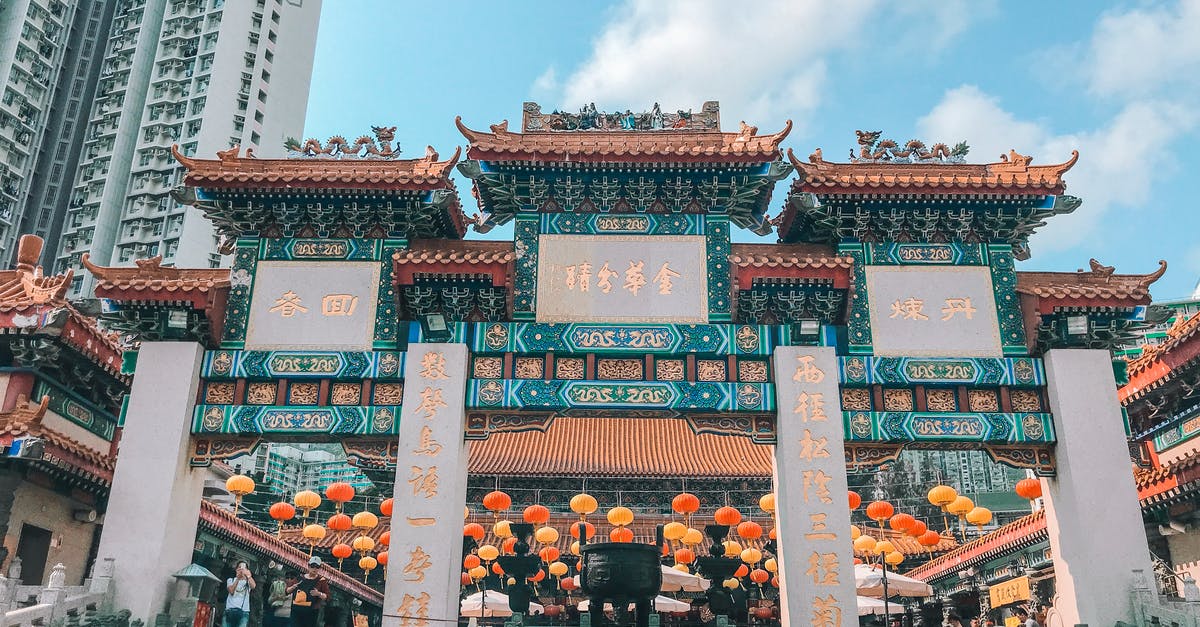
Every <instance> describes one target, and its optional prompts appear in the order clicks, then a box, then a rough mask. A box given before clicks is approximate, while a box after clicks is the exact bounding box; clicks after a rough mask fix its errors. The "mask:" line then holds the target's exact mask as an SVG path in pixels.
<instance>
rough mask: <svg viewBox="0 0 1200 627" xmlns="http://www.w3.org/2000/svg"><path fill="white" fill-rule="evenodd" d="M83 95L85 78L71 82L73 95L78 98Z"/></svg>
mask: <svg viewBox="0 0 1200 627" xmlns="http://www.w3.org/2000/svg"><path fill="white" fill-rule="evenodd" d="M82 95H83V80H82V79H76V80H75V81H73V82H72V83H71V96H73V97H75V98H78V97H80V96H82Z"/></svg>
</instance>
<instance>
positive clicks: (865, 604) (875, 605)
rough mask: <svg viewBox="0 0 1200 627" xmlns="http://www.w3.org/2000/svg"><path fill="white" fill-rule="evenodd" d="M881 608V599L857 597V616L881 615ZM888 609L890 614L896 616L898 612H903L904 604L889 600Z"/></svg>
mask: <svg viewBox="0 0 1200 627" xmlns="http://www.w3.org/2000/svg"><path fill="white" fill-rule="evenodd" d="M889 578H890V577H889ZM888 591H889V592H890V591H891V590H888ZM883 610H884V607H883V600H882V599H872V598H871V597H858V615H859V616H870V615H872V614H875V615H877V616H883V615H884V611H883ZM888 611H889V612H890V613H891V614H892V616H896V615H898V614H903V613H904V606H903V605H900V604H899V603H897V602H895V601H890V602H889V603H888Z"/></svg>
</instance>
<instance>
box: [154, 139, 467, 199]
mask: <svg viewBox="0 0 1200 627" xmlns="http://www.w3.org/2000/svg"><path fill="white" fill-rule="evenodd" d="M310 141H312V140H310ZM171 153H172V154H173V155H175V159H176V160H178V161H179V163H181V164H183V166H184V167H185V168H187V171H188V172H187V176H186V178H184V183H186V184H187V185H192V186H194V187H201V188H205V189H244V188H263V189H297V188H299V189H371V190H387V191H394V190H435V189H445V188H448V187H452V186H453V183H451V181H450V172H451V171H452V169H453V168H454V164H455V163H457V162H458V158H459V155H460V154H461V148H456V149H455V150H454V155H453V156H451V157H450V158H449V159H447V160H445V161H438V153H437V151H435V150H434V149H433V148H432V147H429V148H428V149H427V150H426V153H425V156H424V157H421V158H420V159H349V158H341V159H339V158H334V157H331V156H328V155H324V154H320V155H317V156H313V157H300V158H293V159H258V158H256V157H254V156H253V153H252V152H251V151H250V150H247V151H246V154H245V155H244V156H239V154H238V153H239V148H238V147H237V146H234V147H233V148H230V149H229V150H222V151H219V152H217V159H195V158H192V157H186V156H184V155H183V154H182V153H180V152H179V147H178V146H172V147H171Z"/></svg>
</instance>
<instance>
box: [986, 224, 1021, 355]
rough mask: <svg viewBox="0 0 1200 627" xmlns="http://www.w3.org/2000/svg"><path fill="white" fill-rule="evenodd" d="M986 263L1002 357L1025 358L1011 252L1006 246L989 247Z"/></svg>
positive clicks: (1019, 302)
mask: <svg viewBox="0 0 1200 627" xmlns="http://www.w3.org/2000/svg"><path fill="white" fill-rule="evenodd" d="M988 261H989V264H988V265H989V266H991V268H992V290H993V291H994V293H995V295H996V317H997V319H999V321H1000V341H1001V342H1002V343H1003V344H1004V354H1005V355H1028V354H1029V348H1028V347H1027V346H1026V345H1025V321H1024V319H1023V318H1022V317H1021V301H1020V299H1019V298H1018V297H1017V266H1016V263H1015V262H1014V260H1013V249H1012V246H1010V245H1008V244H991V245H989V246H988Z"/></svg>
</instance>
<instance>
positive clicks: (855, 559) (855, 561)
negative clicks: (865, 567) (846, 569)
mask: <svg viewBox="0 0 1200 627" xmlns="http://www.w3.org/2000/svg"><path fill="white" fill-rule="evenodd" d="M861 563H863V561H862V560H861V559H859V558H857V557H856V558H854V565H855V566H858V565H859V564H861Z"/></svg>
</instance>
